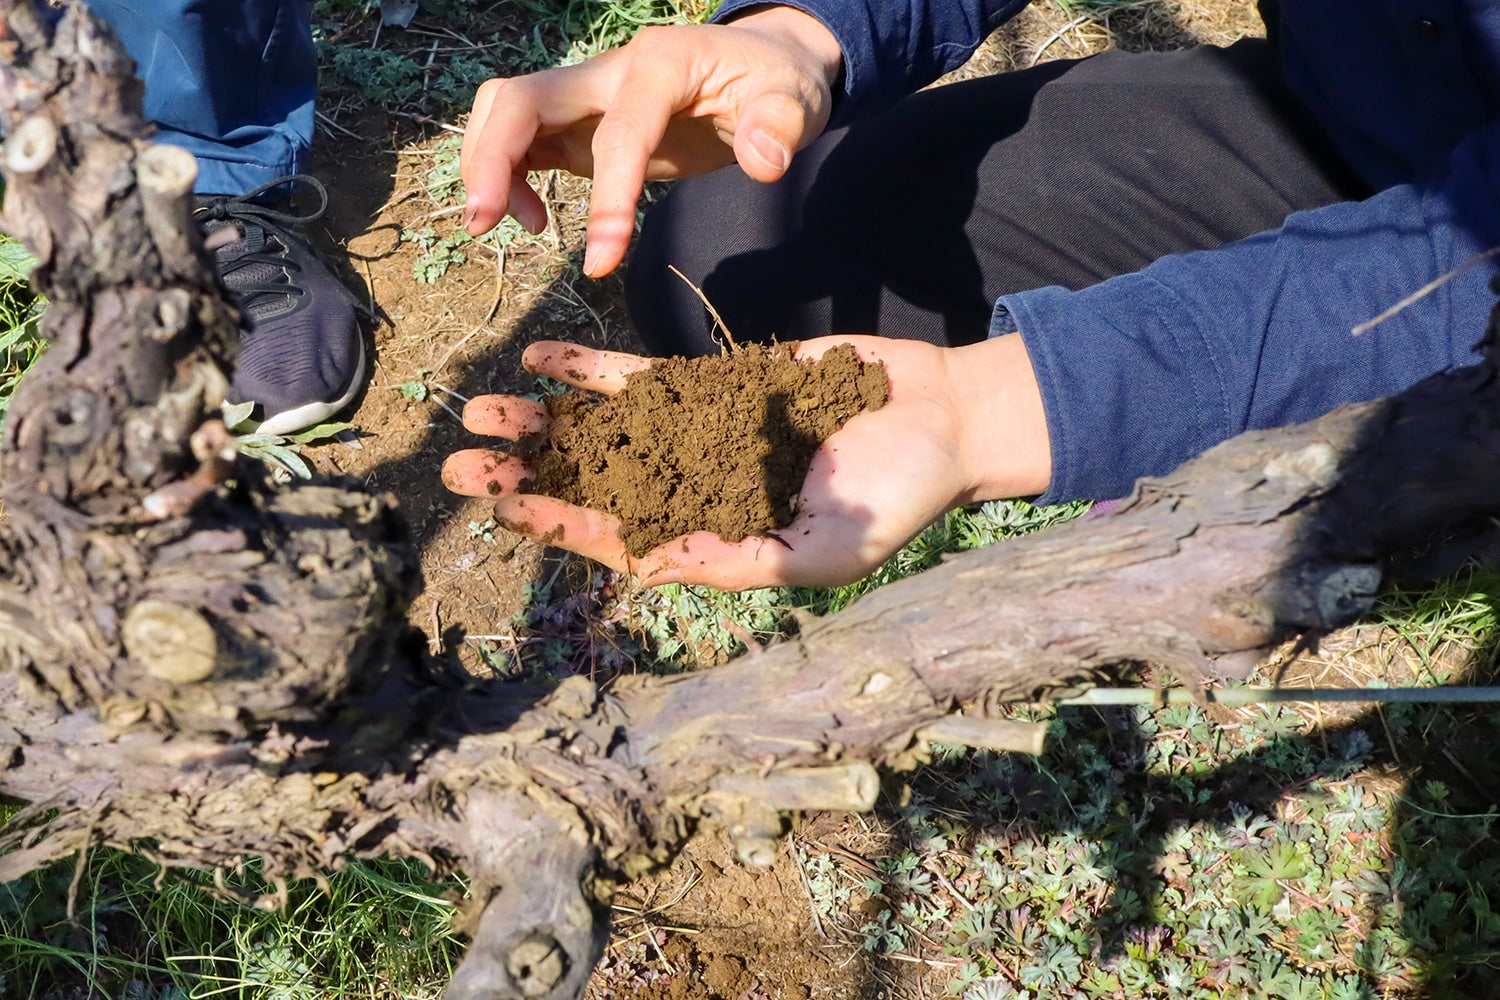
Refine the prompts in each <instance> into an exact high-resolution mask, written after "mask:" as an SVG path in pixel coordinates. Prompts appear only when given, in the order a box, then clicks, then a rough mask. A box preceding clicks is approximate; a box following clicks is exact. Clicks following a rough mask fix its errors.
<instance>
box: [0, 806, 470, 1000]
mask: <svg viewBox="0 0 1500 1000" xmlns="http://www.w3.org/2000/svg"><path fill="white" fill-rule="evenodd" d="M7 815H8V813H7V812H6V811H5V810H3V809H0V819H3V818H4V817H5V816H7ZM424 872H425V869H423V868H422V867H421V866H420V865H417V864H415V863H409V862H396V861H382V862H366V863H359V862H355V863H351V864H350V865H349V866H348V867H347V868H346V869H345V870H344V871H343V872H340V873H337V874H335V875H333V876H331V877H330V878H329V879H328V891H327V892H324V891H323V890H321V889H320V888H319V887H318V886H316V885H315V884H314V883H311V882H307V883H302V884H300V885H295V886H293V887H291V889H290V890H289V893H288V906H287V910H286V912H285V913H268V912H266V911H264V910H259V909H256V908H254V907H251V906H247V905H244V904H242V903H239V902H236V901H225V900H221V899H218V898H215V885H214V880H213V878H212V877H211V876H210V875H208V874H207V873H203V872H186V873H178V874H176V875H173V876H170V877H167V878H165V879H163V880H162V882H161V885H160V886H159V887H158V886H157V885H156V884H155V882H156V879H157V877H158V875H159V874H160V873H159V871H158V870H157V869H156V867H155V866H154V865H152V864H151V863H149V862H147V861H145V860H144V859H142V858H139V857H136V856H134V855H129V854H124V853H121V852H119V851H107V850H100V851H95V852H92V853H91V854H90V856H89V858H88V860H87V863H86V865H85V869H84V871H83V873H82V874H81V875H78V873H77V864H76V861H75V860H66V861H62V862H58V863H56V864H54V865H51V866H49V867H48V868H45V869H43V870H42V871H40V872H36V873H34V874H32V875H31V876H28V877H27V878H24V879H20V880H18V881H15V882H11V883H7V884H3V885H0V997H6V998H11V997H15V998H22V997H27V998H30V997H38V998H40V997H46V996H48V995H49V993H51V994H54V995H58V996H61V995H64V994H63V993H62V992H60V991H62V990H64V989H65V988H69V987H76V988H81V989H86V990H90V991H93V992H92V993H91V994H90V995H95V996H109V997H130V998H139V1000H154V998H160V1000H177V998H184V1000H185V998H187V997H232V998H241V997H247V998H248V997H267V998H270V997H274V998H277V1000H325V998H329V997H336V996H378V997H396V996H400V997H410V998H413V1000H422V998H427V997H436V996H437V995H438V994H439V992H440V991H441V989H442V987H443V985H444V984H445V983H446V982H447V980H448V977H449V975H450V974H451V972H452V969H453V967H454V966H455V964H456V963H457V959H458V957H459V954H460V951H461V949H460V947H459V944H458V942H457V941H456V940H455V939H454V938H453V936H452V934H451V932H450V930H449V918H450V916H451V914H452V910H453V906H454V903H453V902H452V900H453V899H456V898H458V897H459V896H460V895H461V893H462V888H463V887H462V884H461V883H458V882H456V881H455V882H452V883H448V884H443V885H436V886H435V885H432V884H430V883H429V882H428V881H427V880H426V879H425V878H424ZM75 875H76V876H77V877H78V886H77V892H76V904H75V912H74V919H73V920H69V919H68V914H67V899H68V896H69V887H70V885H71V884H72V883H73V880H74V878H75ZM224 884H225V886H226V887H227V888H228V889H229V890H231V891H233V892H237V893H246V894H251V895H253V894H256V893H261V892H268V891H270V887H268V886H266V885H264V884H263V883H261V882H260V881H259V880H258V879H257V878H256V877H255V866H254V865H250V866H247V868H246V870H245V871H244V872H242V873H239V874H238V875H236V874H235V873H229V874H228V876H227V879H226V881H225V883H224ZM340 984H342V985H340ZM54 991H58V992H54Z"/></svg>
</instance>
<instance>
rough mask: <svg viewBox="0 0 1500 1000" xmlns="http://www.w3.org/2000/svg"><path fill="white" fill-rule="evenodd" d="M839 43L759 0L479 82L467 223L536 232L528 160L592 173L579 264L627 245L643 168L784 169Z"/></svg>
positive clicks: (468, 165) (799, 143) (811, 119)
mask: <svg viewBox="0 0 1500 1000" xmlns="http://www.w3.org/2000/svg"><path fill="white" fill-rule="evenodd" d="M842 59H843V55H842V52H841V51H840V49H839V45H838V41H837V40H836V39H835V38H834V36H833V34H832V33H831V32H830V31H829V30H828V29H827V28H825V27H824V26H823V24H822V23H821V22H819V21H818V20H816V19H815V18H813V17H811V16H810V15H807V14H804V13H802V12H801V11H799V10H796V9H794V8H791V7H768V8H763V9H760V10H757V11H756V12H754V13H751V14H748V15H746V16H744V17H741V18H739V19H737V20H735V21H732V22H730V23H728V24H721V25H676V26H670V27H653V28H645V29H643V30H641V31H640V32H639V33H637V34H636V36H635V37H634V38H633V39H631V41H630V43H629V44H627V45H625V46H624V47H623V48H620V49H615V50H613V51H611V52H606V53H604V54H602V55H599V56H596V57H594V58H593V59H589V60H588V61H586V62H583V63H579V64H577V65H575V66H566V67H560V68H557V69H549V70H543V71H542V72H540V73H532V74H530V75H528V76H521V77H512V78H508V79H493V80H489V81H486V82H485V83H484V84H483V85H481V86H480V88H479V91H478V93H477V94H476V95H475V98H474V108H473V112H472V113H471V114H470V116H469V124H468V127H467V128H466V129H465V131H464V142H463V149H462V152H461V154H460V157H459V161H460V168H461V172H462V174H463V179H464V187H465V189H466V191H467V192H468V206H467V209H466V211H465V214H464V228H465V229H466V230H467V231H468V232H469V233H470V234H471V235H474V236H479V235H481V234H483V233H486V232H488V231H489V230H491V229H493V228H494V227H495V226H496V225H498V224H499V222H500V220H501V219H502V218H504V217H505V216H506V215H513V216H515V218H516V221H518V222H520V223H521V224H522V225H523V226H525V227H526V228H527V229H529V230H530V231H532V232H534V233H535V232H540V231H541V230H542V228H543V227H544V226H545V225H546V222H547V208H546V206H545V205H544V204H543V203H542V200H541V199H540V198H539V197H538V196H537V194H536V192H535V191H533V190H532V189H531V187H530V186H529V185H528V184H527V181H526V173H527V171H529V170H551V169H554V168H561V169H564V170H568V171H570V172H572V173H575V174H579V175H582V176H592V177H593V178H594V190H593V196H592V201H591V205H590V209H589V222H588V236H587V239H588V246H587V250H586V252H585V255H584V265H583V270H584V273H585V274H588V275H590V276H592V277H600V276H602V275H605V274H608V273H609V272H610V271H612V270H614V268H615V267H616V266H617V265H618V264H619V263H620V261H621V260H623V259H624V256H625V250H626V247H627V246H628V245H629V243H630V237H631V234H632V233H633V232H634V230H635V206H636V202H637V201H638V200H639V198H640V194H641V188H642V185H643V184H644V183H645V181H646V180H647V179H648V178H651V179H656V178H666V177H682V176H687V175H690V174H697V173H703V172H705V171H708V170H712V169H715V168H718V167H721V166H724V165H726V164H729V163H731V162H733V161H735V160H738V161H739V163H740V166H741V167H743V168H744V170H745V172H746V173H747V174H749V175H750V176H751V177H754V178H755V179H756V180H760V181H773V180H776V179H777V178H778V177H780V176H781V175H782V174H783V173H785V172H786V168H787V166H788V165H789V164H790V162H791V157H792V154H793V153H794V152H795V151H796V150H798V149H800V148H802V147H803V146H805V145H807V143H809V142H811V141H812V140H813V139H814V138H816V137H817V135H818V134H819V133H820V132H822V130H823V127H824V126H825V125H826V124H827V123H828V114H829V109H830V107H831V105H832V103H833V98H832V94H831V90H830V88H831V86H832V83H833V81H834V79H835V78H836V77H837V75H838V70H839V66H840V64H841V62H842Z"/></svg>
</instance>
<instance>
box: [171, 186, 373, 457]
mask: <svg viewBox="0 0 1500 1000" xmlns="http://www.w3.org/2000/svg"><path fill="white" fill-rule="evenodd" d="M294 184H298V185H304V186H306V187H309V188H311V189H312V190H313V191H314V192H315V193H316V194H317V196H318V199H319V204H318V207H317V209H316V210H315V211H313V212H309V213H306V214H297V213H295V212H293V211H289V210H287V209H286V208H285V207H278V206H277V204H275V203H272V202H270V200H269V199H267V198H266V195H267V194H268V193H270V192H271V191H273V190H274V189H277V188H282V187H287V186H291V185H294ZM280 205H281V206H285V201H284V200H283V201H281V202H280ZM327 207H328V192H327V189H326V188H324V187H323V185H322V184H321V183H320V182H319V181H318V180H317V179H316V178H314V177H309V176H307V175H305V174H293V175H290V176H287V177H283V178H281V179H279V180H276V181H272V182H271V183H270V184H265V185H262V186H261V187H259V188H256V189H255V190H254V191H251V192H249V193H248V194H244V195H240V196H217V197H214V196H210V197H202V198H200V199H199V200H198V204H197V206H196V208H195V209H194V213H193V214H194V217H195V218H197V219H198V220H199V222H200V223H201V224H202V226H203V228H204V232H205V233H207V234H213V233H215V232H219V231H221V230H224V229H226V228H228V227H233V228H234V233H233V234H230V235H228V236H227V237H226V236H224V235H221V236H220V237H218V238H217V239H216V240H215V241H214V242H216V243H218V246H217V248H216V249H215V251H214V253H215V258H216V262H217V267H218V272H219V276H220V278H221V279H222V280H223V282H224V285H225V287H227V288H228V289H229V291H230V292H231V293H233V295H234V297H235V301H236V302H237V303H238V304H239V307H240V309H241V310H242V311H243V312H244V314H245V316H246V319H247V320H248V327H249V328H248V330H246V332H245V334H244V338H243V340H242V342H241V344H240V352H239V356H238V359H237V361H236V363H235V371H234V376H233V378H232V379H231V382H230V388H229V402H231V403H241V402H244V401H246V400H253V401H254V402H255V403H256V404H257V416H258V417H259V418H260V419H261V421H262V423H261V425H260V430H261V432H262V433H267V434H289V433H292V432H294V431H297V430H301V429H302V428H304V427H310V426H312V425H313V424H316V423H319V422H321V421H323V420H326V419H328V418H329V417H330V416H332V415H333V414H334V413H336V412H337V411H338V410H340V409H342V408H343V407H344V406H345V405H346V404H347V403H348V402H349V401H350V400H351V399H353V398H354V396H355V394H356V393H358V391H359V389H360V387H361V385H362V383H363V380H364V369H365V358H364V343H363V340H362V339H361V337H360V332H359V323H358V321H357V319H356V316H355V308H356V304H355V300H354V297H353V296H352V295H351V294H350V293H349V291H348V289H346V288H345V287H344V285H343V283H341V282H340V281H339V280H338V279H337V278H336V277H334V275H333V273H332V272H331V271H330V270H329V269H328V267H327V266H326V265H325V264H323V262H322V261H320V260H319V259H318V258H317V256H316V255H315V254H314V253H313V251H312V248H311V247H310V246H309V245H308V243H307V241H306V240H304V239H303V238H302V237H301V236H300V235H298V233H297V232H296V229H297V228H298V227H301V226H305V225H308V224H309V223H312V222H314V221H316V220H317V219H319V218H320V217H321V216H322V215H323V212H324V211H325V210H326V209H327ZM221 240H222V241H224V242H219V241H221Z"/></svg>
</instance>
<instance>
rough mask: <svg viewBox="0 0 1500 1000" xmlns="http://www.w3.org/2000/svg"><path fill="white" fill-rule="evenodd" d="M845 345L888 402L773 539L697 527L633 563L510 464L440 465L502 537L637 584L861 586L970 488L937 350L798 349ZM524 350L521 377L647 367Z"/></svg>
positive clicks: (509, 415) (498, 424)
mask: <svg viewBox="0 0 1500 1000" xmlns="http://www.w3.org/2000/svg"><path fill="white" fill-rule="evenodd" d="M848 342H853V343H854V344H855V346H856V347H857V349H858V350H859V352H860V354H861V356H862V357H864V358H865V359H866V360H881V361H884V362H885V364H886V367H887V372H888V374H889V376H890V380H891V400H890V402H889V403H888V404H887V405H886V406H885V407H883V408H882V409H880V410H876V411H872V412H865V413H861V414H858V415H857V416H855V417H854V418H853V419H851V420H850V421H849V422H848V423H847V424H845V426H844V427H843V428H842V429H841V430H840V431H838V433H836V434H835V435H834V436H833V437H831V438H829V439H828V441H826V442H825V443H824V444H823V446H822V447H821V448H819V450H818V451H817V452H816V453H815V454H814V456H813V460H812V465H811V468H810V469H809V472H808V475H807V478H806V480H805V482H804V483H803V487H802V491H801V494H800V502H799V505H798V513H797V516H796V519H795V520H794V521H793V522H792V523H791V524H790V525H788V526H787V527H786V528H784V529H781V530H780V531H778V532H777V533H776V539H775V540H772V539H768V538H753V539H747V540H745V541H741V542H725V541H724V540H722V539H720V538H718V537H717V536H715V535H713V534H711V533H709V532H697V533H694V534H690V535H686V536H683V537H681V538H678V539H674V540H672V541H671V542H668V543H667V544H665V545H662V546H660V547H658V548H656V549H654V550H653V551H651V552H649V553H647V554H646V555H645V556H644V557H642V558H641V559H639V560H633V559H630V558H629V557H627V556H626V554H625V551H624V546H623V543H622V542H621V541H620V538H619V533H618V528H619V524H618V522H617V521H615V520H614V519H613V518H611V517H608V516H606V515H603V514H601V513H599V512H597V511H590V510H584V509H583V508H580V507H575V506H572V505H570V504H565V503H563V502H561V501H558V500H554V499H551V498H548V497H539V496H530V495H520V494H517V493H516V492H515V490H516V488H517V486H518V485H519V483H520V481H521V480H522V479H523V478H524V477H525V475H526V471H525V469H524V468H523V467H521V466H520V465H519V463H517V462H516V461H515V460H514V459H511V458H509V457H508V456H503V455H501V454H499V453H496V452H492V451H487V450H475V451H467V452H458V453H456V454H454V455H453V456H451V457H450V458H449V460H448V462H447V463H446V464H445V465H444V469H443V474H444V479H445V481H446V482H448V484H449V486H450V487H451V488H453V489H455V490H456V491H458V492H460V493H467V494H470V495H474V496H486V495H491V496H498V500H497V503H496V514H497V516H498V517H500V518H501V520H503V521H504V522H505V523H506V524H507V525H509V526H510V527H512V528H513V529H515V530H517V531H520V532H521V533H523V534H526V535H530V536H532V537H536V538H542V537H546V538H548V539H550V540H552V541H554V542H555V543H556V544H558V545H561V546H563V547H564V548H568V549H572V550H573V551H576V552H580V553H582V554H584V555H587V556H590V557H592V558H595V559H598V560H600V561H601V562H605V563H608V564H609V565H612V566H615V567H616V568H618V569H622V570H628V571H631V572H634V573H636V574H637V575H638V576H640V577H641V579H642V581H643V582H645V583H646V584H648V585H652V584H658V583H670V582H687V583H702V584H708V585H710V586H715V587H719V588H723V589H732V590H743V589H747V588H750V587H762V586H771V585H776V584H805V585H816V584H825V585H826V584H836V583H844V582H848V581H851V580H855V579H858V578H859V577H860V576H863V575H864V574H866V573H868V572H869V571H870V570H871V569H873V568H874V567H876V566H878V565H879V564H880V563H881V562H882V561H883V560H884V559H885V558H886V557H888V556H889V555H891V554H892V553H893V552H895V551H896V550H897V549H898V548H899V547H900V546H901V545H902V544H904V543H905V542H906V541H907V540H908V539H910V538H911V537H912V536H914V535H915V534H916V533H917V532H918V531H920V530H921V529H922V528H923V527H924V526H925V525H926V524H927V523H928V522H930V521H931V520H932V519H933V518H935V517H937V516H939V515H941V514H942V513H943V512H944V511H945V510H947V509H948V508H949V507H950V506H952V505H953V504H954V503H956V502H961V501H962V500H964V499H965V498H966V492H967V490H968V489H969V484H968V483H966V482H965V481H964V480H963V478H962V475H961V473H960V467H961V463H960V462H959V461H958V457H957V455H956V454H955V451H954V448H955V445H954V442H956V441H957V440H958V437H959V435H958V425H959V422H960V415H959V413H958V412H957V408H956V406H955V405H954V401H953V397H952V394H951V392H950V385H949V377H948V373H947V368H946V365H945V363H944V359H943V353H942V352H941V351H940V350H939V349H937V348H935V347H932V346H931V345H927V344H921V343H916V342H912V341H901V340H886V339H883V338H878V337H849V338H833V337H825V338H821V339H819V340H814V341H809V342H807V343H806V344H804V345H803V347H802V349H801V351H800V353H801V355H802V356H803V357H816V356H818V355H820V354H821V353H822V351H824V350H826V349H828V348H829V347H831V346H833V345H834V344H837V343H848ZM538 349H540V350H538ZM564 349H565V350H564ZM533 350H534V351H537V353H536V354H535V355H532V354H528V366H529V367H531V368H532V370H534V371H537V372H538V373H540V374H545V375H551V376H553V377H558V378H564V379H565V380H567V381H569V382H571V383H573V384H575V385H580V386H583V387H585V388H592V389H599V390H601V391H605V392H612V391H616V390H617V389H618V388H619V387H620V386H621V385H622V384H623V381H624V376H625V374H627V373H628V372H629V371H632V370H635V369H636V368H639V367H642V366H644V365H645V364H647V363H648V362H646V361H645V359H641V358H634V357H630V356H628V355H612V354H608V353H606V352H581V351H580V349H577V348H572V347H569V346H568V345H560V344H557V345H549V344H541V345H535V347H534V348H533ZM497 400H498V402H495V401H497ZM534 405H535V404H530V406H533V407H534ZM493 414H501V416H499V417H494V416H492V415H493ZM465 423H466V424H468V425H469V427H470V429H472V430H476V431H479V432H480V433H492V434H499V435H501V436H505V437H511V438H514V437H517V436H519V435H521V434H526V433H535V432H536V431H537V430H539V429H541V428H542V427H544V426H545V417H544V416H543V415H542V413H541V412H540V411H539V410H536V409H528V406H527V405H525V404H523V403H522V401H518V400H515V399H514V398H511V397H486V398H481V399H478V400H475V401H474V403H471V404H470V407H469V408H467V409H466V410H465Z"/></svg>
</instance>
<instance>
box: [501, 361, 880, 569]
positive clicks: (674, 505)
mask: <svg viewBox="0 0 1500 1000" xmlns="http://www.w3.org/2000/svg"><path fill="white" fill-rule="evenodd" d="M794 348H795V345H793V344H777V345H774V346H771V347H762V346H761V345H759V344H750V345H748V346H746V347H744V348H741V349H738V350H734V351H730V352H727V353H725V354H722V355H719V356H717V357H706V358H691V359H689V358H665V359H662V360H661V361H658V362H657V363H656V364H653V365H652V366H651V367H650V368H648V369H646V370H644V371H639V372H635V373H634V374H632V375H630V376H629V377H628V378H627V379H626V381H625V388H624V389H623V390H621V391H620V392H618V393H616V394H615V395H613V396H610V397H608V398H601V397H599V396H597V395H596V394H594V393H588V392H583V391H573V392H568V393H565V394H563V395H561V396H554V397H552V398H550V399H549V400H548V410H549V411H550V412H551V413H552V418H553V424H552V429H551V432H550V433H549V434H547V435H545V436H540V437H535V438H528V439H526V440H524V441H522V442H521V443H520V447H519V448H518V453H519V454H520V455H521V457H523V458H524V459H525V460H526V462H527V464H528V465H530V466H531V467H532V468H533V469H535V470H536V478H535V479H534V480H533V481H532V482H531V484H530V488H531V489H532V490H534V491H535V492H537V493H545V494H547V495H548V496H554V497H557V498H559V499H562V500H567V501H568V502H570V503H575V504H578V505H579V506H582V507H589V508H592V509H594V510H601V511H604V512H606V513H609V514H612V515H614V516H615V517H617V518H619V519H620V537H621V538H623V539H624V541H625V548H626V550H627V551H628V552H629V553H630V554H631V555H633V556H640V555H644V554H645V553H646V552H649V551H650V550H651V549H653V548H655V547H656V546H658V545H660V544H662V543H663V542H666V541H669V540H671V539H673V538H676V537H677V536H679V535H684V534H687V533H689V532H692V531H699V530H706V531H712V532H714V533H715V534H717V535H718V536H719V537H720V538H723V539H724V540H725V541H730V542H737V541H739V540H741V539H743V538H748V537H750V536H752V535H760V534H766V533H769V532H774V531H775V529H777V528H784V527H786V526H787V525H788V524H790V523H791V522H792V518H793V517H794V516H795V515H796V500H797V495H798V491H799V490H800V489H801V487H802V481H803V479H804V478H805V477H806V476H807V470H808V466H809V465H810V464H811V463H812V456H813V452H815V451H816V450H817V449H818V446H819V445H821V444H822V443H823V442H824V441H826V440H827V439H828V437H829V436H830V435H832V434H833V432H834V431H837V430H838V429H839V428H840V427H842V426H844V422H845V421H847V420H848V419H849V418H850V417H852V416H854V415H855V414H856V413H859V412H860V411H861V410H866V409H870V410H876V409H879V408H880V407H882V406H884V405H885V404H886V401H887V400H889V399H890V383H889V381H888V380H887V379H886V374H885V366H884V365H882V364H878V363H877V364H870V363H867V362H864V361H861V360H860V359H859V355H857V354H856V353H855V351H854V348H853V347H851V346H848V345H843V346H839V347H835V348H834V349H833V350H831V351H828V352H827V353H826V354H824V355H823V357H822V358H821V359H820V360H819V361H817V362H811V361H806V362H802V361H798V360H797V359H796V358H794V357H793V356H792V354H793V350H794Z"/></svg>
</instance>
